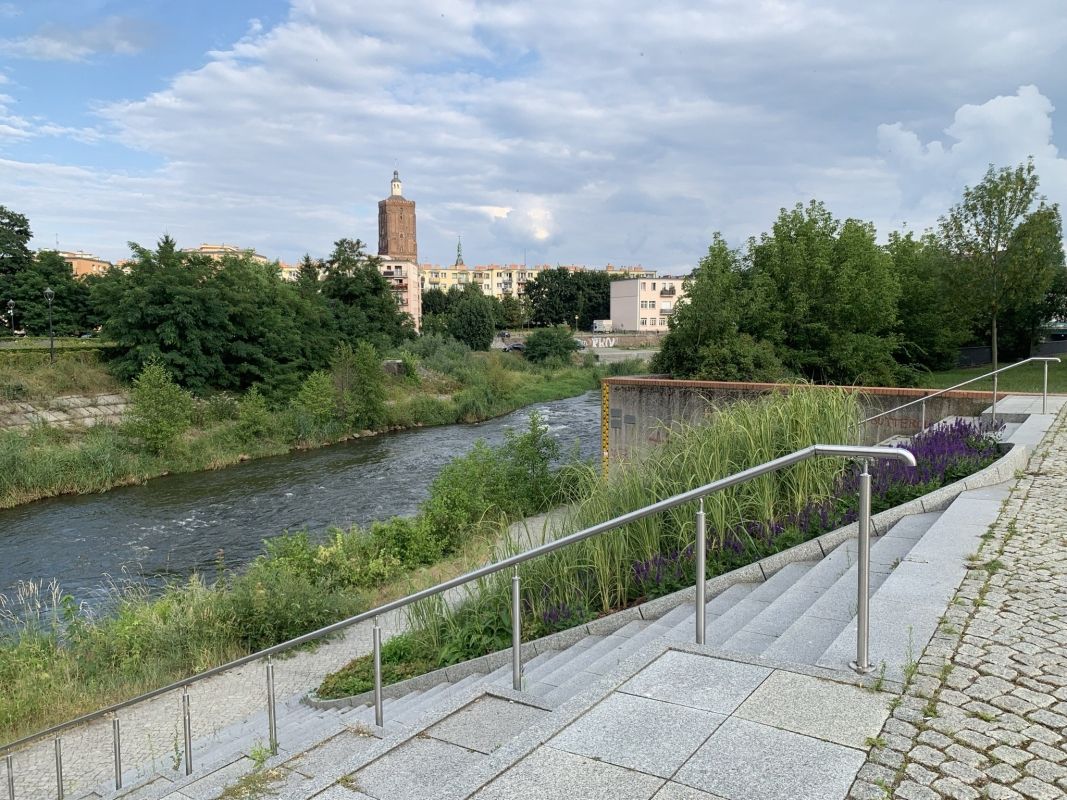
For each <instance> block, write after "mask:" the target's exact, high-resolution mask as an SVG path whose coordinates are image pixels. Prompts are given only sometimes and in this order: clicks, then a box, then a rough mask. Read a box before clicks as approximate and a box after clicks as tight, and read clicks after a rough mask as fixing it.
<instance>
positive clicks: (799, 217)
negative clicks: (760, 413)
mask: <svg viewBox="0 0 1067 800" xmlns="http://www.w3.org/2000/svg"><path fill="white" fill-rule="evenodd" d="M749 258H750V259H751V264H752V267H751V268H752V270H753V271H754V272H755V275H753V286H760V287H761V289H762V290H763V291H764V292H765V294H764V295H763V298H762V299H763V300H766V301H767V302H765V303H764V304H763V305H762V306H761V307H760V311H759V313H760V315H761V316H762V317H763V318H762V319H760V320H758V322H757V323H755V324H756V325H757V326H758V327H760V328H761V329H762V330H763V331H766V334H765V335H764V336H762V337H761V338H767V339H768V340H770V341H772V342H773V343H774V345H775V351H776V353H777V355H778V357H779V358H780V359H781V360H782V363H783V364H784V365H785V366H786V367H787V368H788V369H789V370H791V371H793V372H796V373H799V374H801V375H804V376H805V377H808V378H811V379H813V380H816V381H819V382H830V383H869V384H875V385H878V384H886V383H893V382H896V380H897V377H898V370H897V365H896V362H895V360H894V358H893V353H894V351H895V349H896V338H895V328H896V319H897V301H898V299H899V296H900V284H899V283H898V281H897V278H896V275H895V274H894V273H893V265H892V261H891V259H890V257H889V255H888V253H886V251H885V250H884V248H881V247H879V246H878V244H877V242H876V241H875V230H874V226H873V225H871V224H870V223H866V222H861V221H859V220H854V219H850V220H846V221H845V222H844V223H843V224H842V223H841V222H839V221H838V220H836V219H834V217H833V216H832V215H831V214H830V212H829V211H828V210H827V209H826V207H825V206H824V205H823V204H822V203H819V202H817V201H812V202H811V203H810V204H808V205H807V206H802V205H800V204H797V206H796V207H795V208H793V209H792V210H786V209H782V211H781V213H780V214H779V216H778V219H777V220H776V221H775V223H774V226H773V227H772V229H771V232H770V233H769V234H764V235H763V236H762V237H761V238H760V240H759V242H758V243H752V244H751V246H750V255H749ZM754 311H755V309H749V313H754Z"/></svg>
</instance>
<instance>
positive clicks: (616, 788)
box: [471, 745, 664, 800]
mask: <svg viewBox="0 0 1067 800" xmlns="http://www.w3.org/2000/svg"><path fill="white" fill-rule="evenodd" d="M663 783H664V782H663V779H662V778H657V777H654V776H652V775H646V774H644V773H642V772H635V771H634V770H630V769H624V768H622V767H617V766H615V765H614V764H606V763H604V762H603V761H597V760H596V759H592V758H587V757H585V756H579V755H575V754H573V753H568V752H565V751H563V750H557V749H555V748H554V747H549V746H548V745H542V746H541V747H539V748H537V749H536V750H534V751H533V752H532V753H531V754H530V755H528V756H527V757H526V758H524V759H523V760H522V761H520V762H519V763H518V764H516V765H515V766H514V767H512V768H511V769H509V770H508V771H507V772H505V773H504V774H503V775H501V776H500V777H499V778H497V779H496V780H494V781H493V782H492V783H490V784H489V785H488V786H486V787H485V788H484V789H482V790H481V791H479V792H476V793H475V794H473V795H471V797H472V800H608V798H610V800H651V798H652V796H653V795H654V794H656V792H657V791H658V790H659V789H660V787H661V786H663Z"/></svg>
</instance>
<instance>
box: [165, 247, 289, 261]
mask: <svg viewBox="0 0 1067 800" xmlns="http://www.w3.org/2000/svg"><path fill="white" fill-rule="evenodd" d="M182 252H183V253H199V254H200V255H202V256H207V257H208V258H211V259H214V260H215V261H218V260H220V259H222V258H224V257H225V256H248V257H249V258H251V259H252V260H253V261H255V262H256V263H257V264H266V263H267V262H268V261H269V260H270V259H269V258H267V257H266V256H262V255H260V254H259V253H257V252H256V251H255V248H252V247H238V246H237V245H235V244H202V245H200V246H199V247H183V248H182Z"/></svg>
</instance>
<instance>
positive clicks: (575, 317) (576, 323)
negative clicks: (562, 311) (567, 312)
mask: <svg viewBox="0 0 1067 800" xmlns="http://www.w3.org/2000/svg"><path fill="white" fill-rule="evenodd" d="M574 332H575V333H577V332H578V315H577V314H575V315H574Z"/></svg>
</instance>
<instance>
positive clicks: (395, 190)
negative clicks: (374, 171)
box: [378, 170, 419, 264]
mask: <svg viewBox="0 0 1067 800" xmlns="http://www.w3.org/2000/svg"><path fill="white" fill-rule="evenodd" d="M401 190H402V186H401V184H400V175H399V174H397V171H396V170H393V183H392V189H391V191H390V193H389V197H387V198H385V199H384V200H380V201H379V202H378V255H380V256H381V257H382V258H389V259H393V260H396V261H410V262H412V263H414V264H417V263H418V262H419V259H418V248H417V247H416V245H415V202H414V201H413V200H405V199H404V195H403V194H401Z"/></svg>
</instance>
